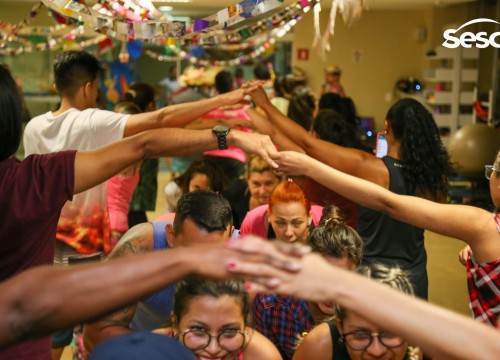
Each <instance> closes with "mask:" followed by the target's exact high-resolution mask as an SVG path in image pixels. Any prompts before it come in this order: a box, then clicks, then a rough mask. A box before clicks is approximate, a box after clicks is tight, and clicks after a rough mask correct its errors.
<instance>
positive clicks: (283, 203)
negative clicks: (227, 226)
mask: <svg viewBox="0 0 500 360" xmlns="http://www.w3.org/2000/svg"><path fill="white" fill-rule="evenodd" d="M322 210H323V208H322V207H321V206H317V205H311V202H310V201H309V199H308V198H307V197H306V195H305V194H304V191H303V190H302V188H301V187H300V186H299V185H297V184H296V183H295V182H293V181H291V180H290V181H286V182H284V183H281V184H278V185H277V186H276V187H275V188H274V190H273V191H272V193H271V195H270V196H269V204H268V205H261V206H259V207H257V208H255V209H253V210H251V211H249V212H248V213H247V215H246V216H245V219H244V220H243V223H242V224H241V229H240V233H241V235H257V236H260V237H262V238H265V239H279V240H282V241H285V242H301V243H305V242H306V240H307V236H308V234H309V230H310V229H311V228H312V227H314V225H317V224H318V223H319V220H320V219H321V212H322ZM313 224H314V225H313Z"/></svg>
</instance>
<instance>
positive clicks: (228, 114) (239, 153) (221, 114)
mask: <svg viewBox="0 0 500 360" xmlns="http://www.w3.org/2000/svg"><path fill="white" fill-rule="evenodd" d="M202 119H214V120H217V119H228V120H230V119H245V120H250V117H249V116H248V114H247V113H246V111H245V110H244V109H237V110H221V109H215V110H212V111H210V112H208V113H206V114H205V115H203V116H202ZM238 130H240V131H245V132H251V131H252V130H251V129H249V128H246V127H243V126H238ZM203 154H204V155H210V156H217V157H223V158H230V159H235V160H238V161H240V162H242V163H245V162H246V161H247V157H246V155H245V152H244V151H243V150H241V149H238V148H237V147H235V146H233V145H230V146H229V147H228V148H227V149H226V150H210V151H205V152H204V153H203Z"/></svg>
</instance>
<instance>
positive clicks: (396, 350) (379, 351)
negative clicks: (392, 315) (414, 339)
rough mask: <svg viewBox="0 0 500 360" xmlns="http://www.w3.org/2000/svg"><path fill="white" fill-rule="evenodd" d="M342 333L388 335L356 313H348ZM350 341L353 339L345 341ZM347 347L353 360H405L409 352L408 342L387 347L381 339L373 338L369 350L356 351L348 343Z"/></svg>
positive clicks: (343, 323)
mask: <svg viewBox="0 0 500 360" xmlns="http://www.w3.org/2000/svg"><path fill="white" fill-rule="evenodd" d="M340 332H341V333H343V334H348V333H353V332H354V333H360V334H363V333H366V334H373V333H378V334H381V333H386V332H385V331H384V330H383V329H381V328H380V327H378V326H376V325H375V324H373V323H371V322H369V321H367V320H365V319H364V318H362V317H360V316H358V315H357V314H356V313H353V312H348V313H347V316H346V317H345V319H344V320H343V322H342V328H341V329H340ZM386 334H388V333H386ZM349 336H352V335H349ZM354 336H356V335H354ZM391 336H392V335H391ZM350 340H352V339H347V338H346V340H345V341H346V342H348V341H350ZM392 341H394V340H392ZM399 341H401V340H399ZM399 341H397V340H396V343H398V342H399ZM345 346H346V349H347V352H348V353H349V356H350V358H351V359H352V360H372V359H384V360H403V359H404V358H405V356H406V353H407V351H408V342H406V341H402V342H401V345H399V346H397V347H387V346H385V345H384V344H382V343H381V342H380V340H379V337H373V338H372V341H371V344H370V346H368V348H366V349H365V350H354V349H352V348H351V347H350V346H349V343H347V344H346V345H345Z"/></svg>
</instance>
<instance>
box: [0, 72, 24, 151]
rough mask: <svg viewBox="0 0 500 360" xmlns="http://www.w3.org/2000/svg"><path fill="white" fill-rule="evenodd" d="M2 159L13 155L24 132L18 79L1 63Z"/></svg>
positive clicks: (0, 139) (0, 148) (0, 130)
mask: <svg viewBox="0 0 500 360" xmlns="http://www.w3.org/2000/svg"><path fill="white" fill-rule="evenodd" d="M0 112H1V114H2V116H0V161H4V160H5V159H8V158H9V157H11V156H12V155H13V154H14V153H15V152H16V150H17V148H18V147H19V143H20V142H21V133H22V123H21V120H22V114H23V111H22V102H21V97H20V96H19V90H18V89H17V85H16V81H15V80H14V78H13V77H12V75H11V73H10V71H9V69H8V68H7V67H6V66H4V65H1V64H0Z"/></svg>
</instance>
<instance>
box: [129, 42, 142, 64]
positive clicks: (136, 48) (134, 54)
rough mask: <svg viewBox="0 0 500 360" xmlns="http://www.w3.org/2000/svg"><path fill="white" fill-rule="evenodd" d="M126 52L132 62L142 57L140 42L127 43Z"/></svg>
mask: <svg viewBox="0 0 500 360" xmlns="http://www.w3.org/2000/svg"><path fill="white" fill-rule="evenodd" d="M127 50H128V53H129V55H130V58H131V59H132V60H135V59H137V58H139V57H140V56H141V55H142V42H140V41H131V42H129V43H128V46H127Z"/></svg>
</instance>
